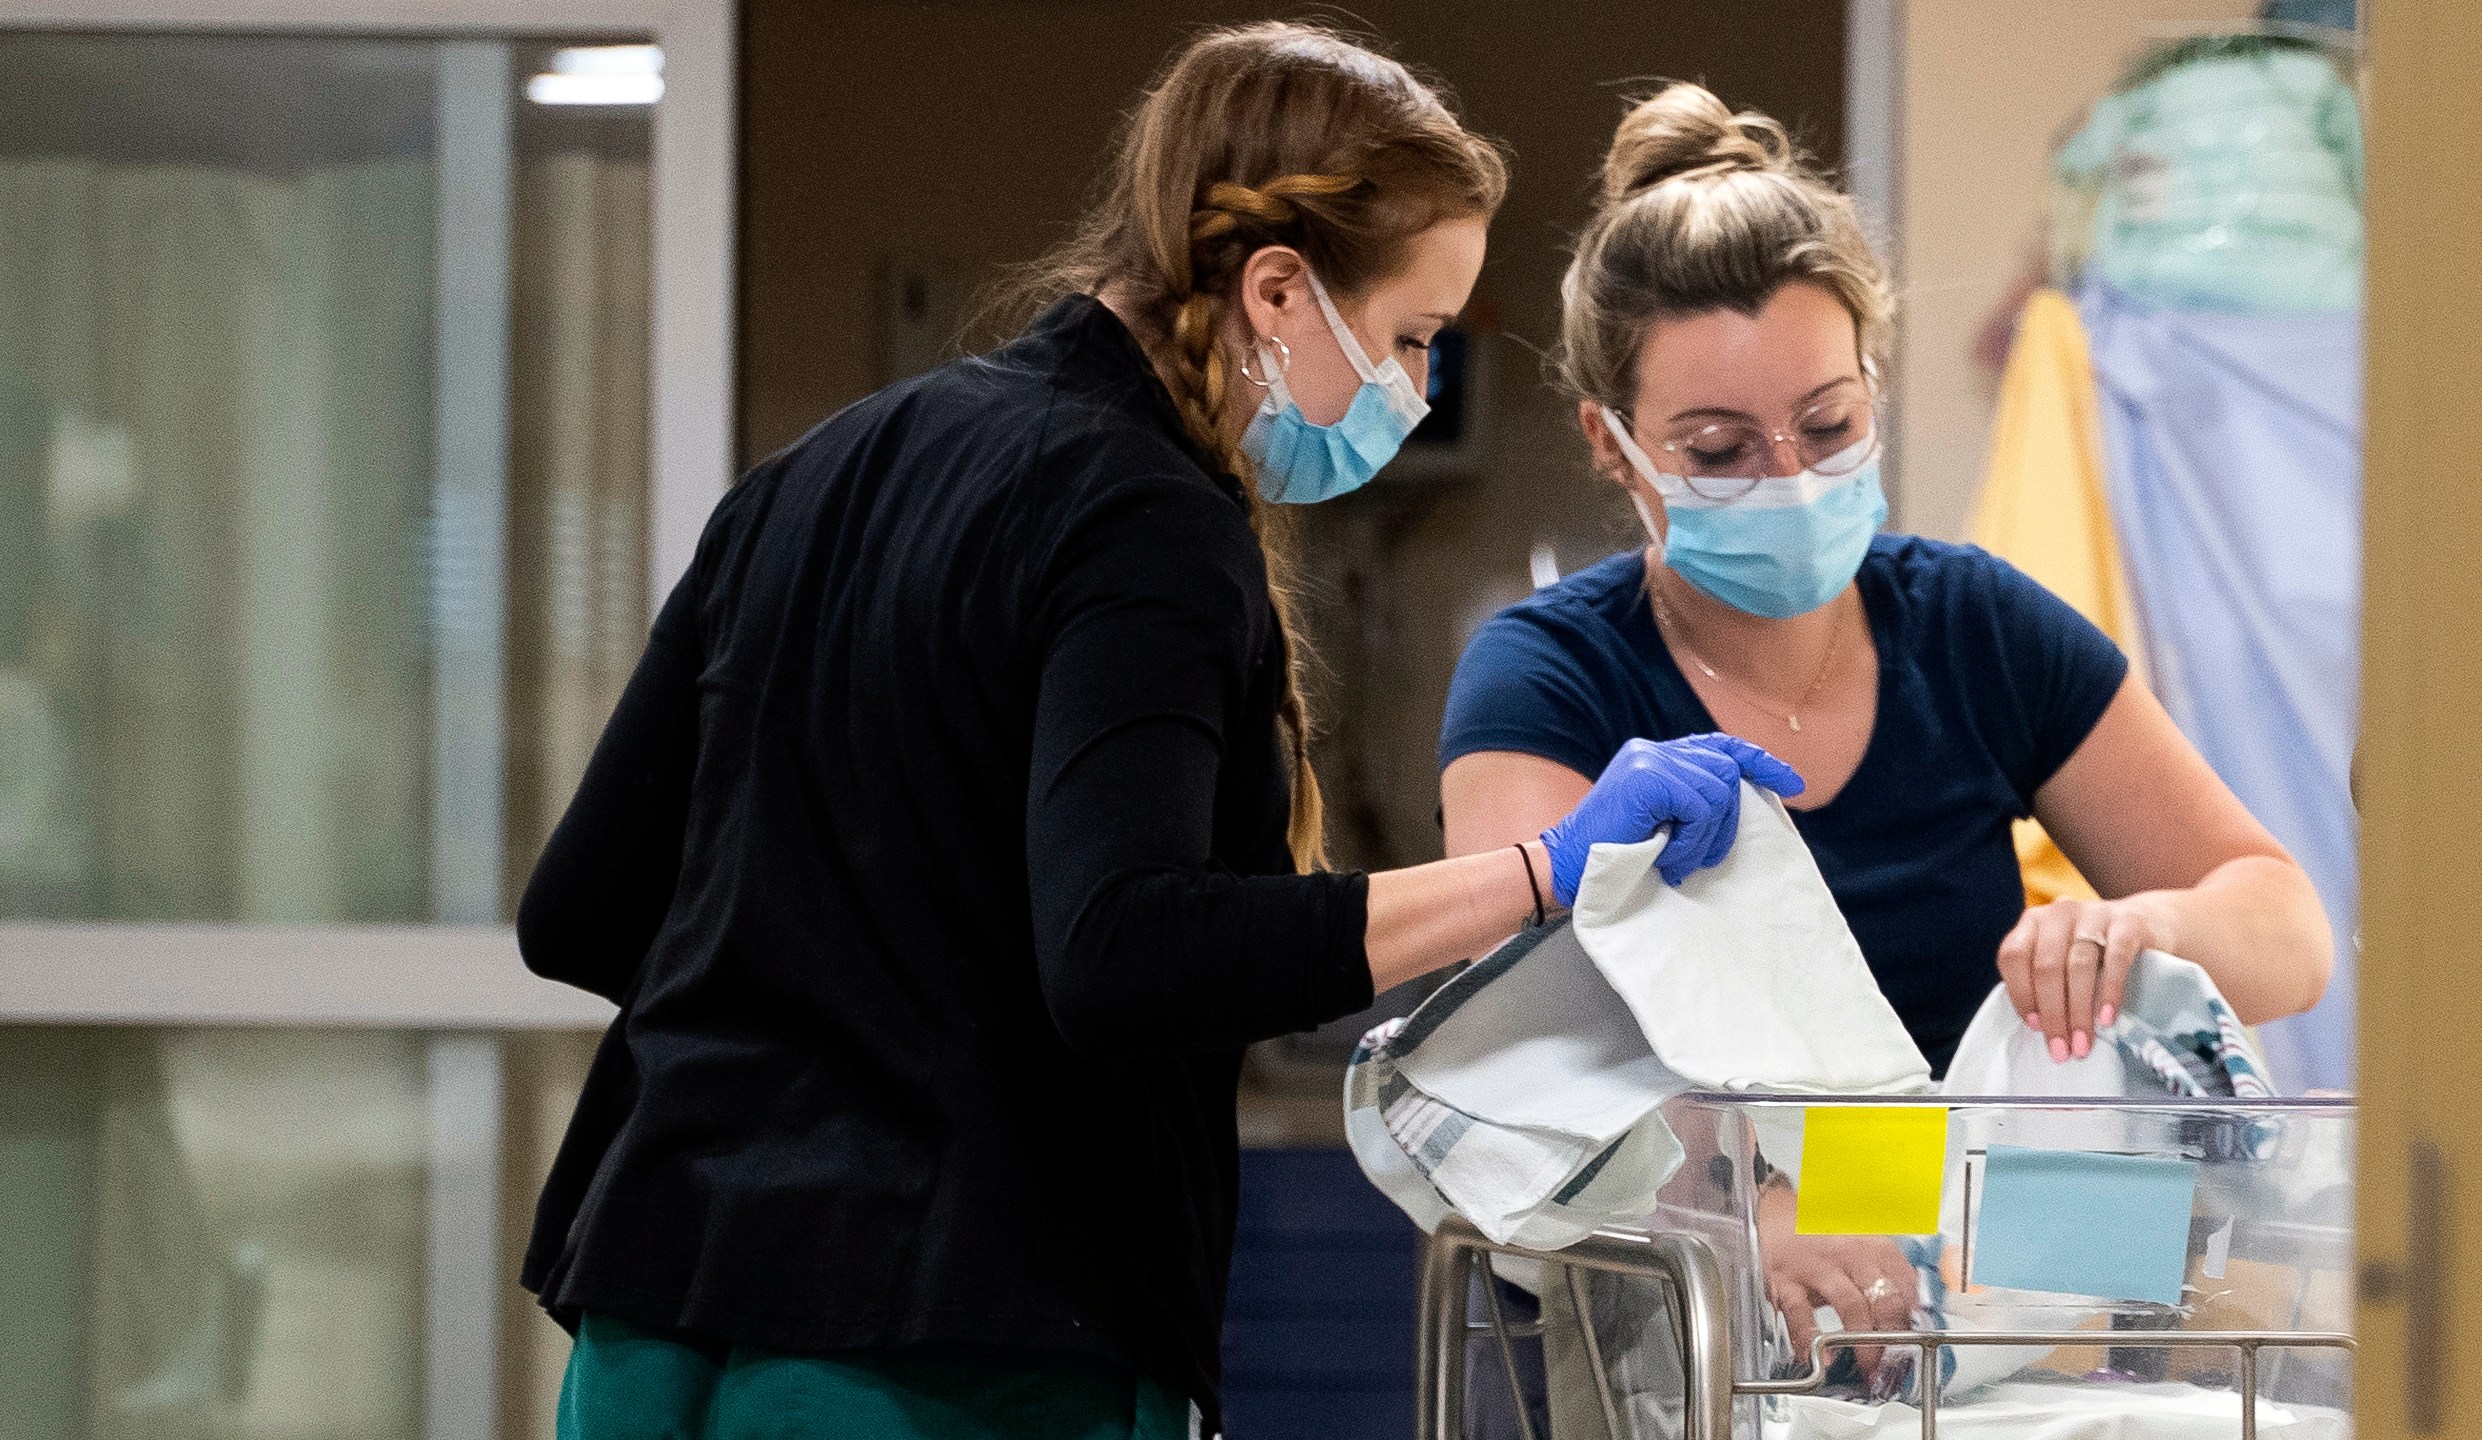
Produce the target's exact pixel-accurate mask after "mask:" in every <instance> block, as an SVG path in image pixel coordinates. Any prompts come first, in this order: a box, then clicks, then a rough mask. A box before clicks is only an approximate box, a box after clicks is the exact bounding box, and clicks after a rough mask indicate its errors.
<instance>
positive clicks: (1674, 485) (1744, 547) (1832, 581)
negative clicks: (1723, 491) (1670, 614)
mask: <svg viewBox="0 0 2482 1440" xmlns="http://www.w3.org/2000/svg"><path fill="white" fill-rule="evenodd" d="M1603 424H1604V425H1605V427H1606V428H1608V429H1609V430H1610V431H1611V432H1612V438H1614V439H1615V440H1618V441H1619V442H1620V451H1621V453H1622V454H1624V455H1626V456H1628V457H1629V464H1630V465H1631V466H1632V467H1633V468H1634V469H1636V471H1637V473H1638V474H1639V475H1640V476H1641V477H1643V478H1644V480H1645V481H1646V483H1647V484H1649V485H1651V486H1653V487H1654V489H1655V493H1656V494H1658V495H1661V496H1662V497H1663V508H1664V512H1665V514H1666V515H1667V516H1668V517H1669V519H1670V520H1671V533H1670V534H1669V535H1665V534H1664V533H1663V532H1662V531H1661V530H1660V529H1658V527H1657V526H1656V524H1655V517H1654V514H1653V512H1651V511H1650V510H1648V509H1647V507H1646V501H1645V498H1644V497H1642V496H1640V495H1639V494H1638V493H1637V492H1636V491H1634V490H1633V491H1631V492H1629V498H1630V500H1631V501H1633V502H1635V504H1636V505H1637V507H1638V518H1639V519H1641V520H1643V521H1645V522H1646V534H1647V536H1648V538H1650V539H1653V540H1654V541H1655V543H1656V546H1657V548H1659V549H1660V550H1661V551H1662V552H1663V560H1664V563H1665V564H1668V565H1670V566H1671V567H1672V568H1673V570H1675V571H1677V572H1678V573H1679V574H1680V577H1681V578H1682V579H1684V580H1686V581H1688V582H1689V583H1690V584H1692V585H1695V586H1697V587H1698V588H1699V589H1700V590H1702V591H1704V592H1706V593H1707V594H1709V595H1711V596H1713V597H1715V598H1716V599H1718V600H1721V601H1722V602H1724V603H1725V604H1726V605H1729V606H1731V607H1732V608H1733V609H1735V610H1739V611H1743V612H1745V613H1747V614H1751V615H1763V616H1765V617H1766V618H1768V619H1770V620H1788V619H1791V618H1792V617H1793V616H1795V615H1807V614H1808V613H1810V612H1811V611H1813V610H1816V609H1817V608H1818V607H1820V606H1821V605H1824V604H1826V603H1827V602H1828V601H1830V600H1833V599H1835V598H1836V596H1838V595H1840V594H1842V593H1843V592H1844V587H1845V586H1847V585H1850V584H1852V583H1853V577H1854V575H1856V574H1857V573H1859V572H1860V570H1861V562H1862V557H1863V556H1865V555H1867V554H1869V553H1870V537H1871V536H1873V535H1875V534H1877V533H1878V530H1879V527H1880V526H1881V525H1884V524H1886V523H1887V494H1886V492H1885V491H1883V490H1881V489H1880V488H1879V457H1878V454H1877V452H1876V447H1877V445H1878V439H1877V437H1876V436H1875V435H1874V436H1873V437H1871V438H1870V439H1867V440H1864V441H1862V442H1860V443H1861V444H1863V445H1868V446H1871V447H1873V449H1872V452H1871V454H1870V456H1869V458H1867V459H1865V460H1863V461H1861V462H1860V464H1858V465H1857V466H1855V467H1854V468H1853V469H1851V470H1847V471H1845V472H1844V473H1842V474H1839V475H1834V476H1826V475H1819V474H1817V473H1815V472H1812V471H1808V470H1804V471H1803V472H1801V473H1800V474H1798V475H1782V476H1770V477H1768V478H1767V479H1764V480H1761V481H1759V482H1758V483H1757V484H1756V485H1755V486H1753V487H1752V488H1751V489H1750V491H1749V493H1747V494H1745V495H1742V496H1740V497H1738V498H1736V499H1732V500H1711V499H1708V498H1707V497H1705V496H1703V495H1700V494H1698V493H1697V492H1696V491H1695V490H1692V489H1691V488H1690V487H1689V482H1688V481H1687V480H1686V479H1683V478H1682V477H1680V476H1678V475H1666V474H1663V473H1662V472H1661V471H1658V470H1657V469H1655V465H1654V462H1653V461H1652V460H1649V459H1648V458H1646V452H1645V451H1644V450H1642V449H1640V448H1639V447H1638V443H1637V437H1635V436H1633V435H1631V434H1630V433H1629V427H1628V426H1627V425H1626V424H1624V423H1622V421H1621V419H1620V417H1619V416H1618V415H1617V414H1615V413H1613V412H1612V410H1611V409H1610V408H1609V407H1606V408H1605V409H1604V411H1603ZM1821 463H1822V464H1823V463H1825V462H1821Z"/></svg>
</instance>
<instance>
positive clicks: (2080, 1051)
mask: <svg viewBox="0 0 2482 1440" xmlns="http://www.w3.org/2000/svg"><path fill="white" fill-rule="evenodd" d="M2068 1048H2069V1049H2070V1050H2072V1051H2074V1052H2076V1056H2077V1058H2078V1059H2080V1060H2083V1059H2084V1058H2086V1052H2087V1051H2089V1050H2091V1049H2093V1048H2094V1044H2093V1042H2092V1041H2090V1040H2088V1039H2086V1032H2084V1031H2083V1030H2080V1031H2078V1032H2077V1036H2076V1038H2075V1039H2074V1040H2071V1041H2070V1042H2069V1046H2068Z"/></svg>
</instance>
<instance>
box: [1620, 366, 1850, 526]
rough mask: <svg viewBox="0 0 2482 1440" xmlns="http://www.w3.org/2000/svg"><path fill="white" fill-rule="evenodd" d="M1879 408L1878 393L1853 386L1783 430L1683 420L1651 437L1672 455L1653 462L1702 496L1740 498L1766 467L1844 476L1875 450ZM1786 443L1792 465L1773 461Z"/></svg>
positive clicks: (1793, 472)
mask: <svg viewBox="0 0 2482 1440" xmlns="http://www.w3.org/2000/svg"><path fill="white" fill-rule="evenodd" d="M1877 412H1878V407H1877V404H1876V398H1875V397H1874V396H1873V395H1872V394H1871V393H1870V392H1869V391H1867V390H1865V389H1863V388H1861V387H1860V386H1859V385H1855V386H1853V387H1852V388H1851V389H1849V390H1838V391H1835V392H1832V393H1830V394H1829V395H1828V396H1827V397H1826V398H1824V399H1821V400H1819V401H1817V402H1815V403H1813V404H1812V405H1811V406H1810V407H1809V408H1808V409H1806V410H1803V411H1802V412H1801V413H1800V415H1798V416H1796V417H1795V418H1794V420H1793V424H1792V429H1790V430H1789V431H1779V430H1767V429H1763V428H1761V427H1759V426H1757V425H1754V424H1752V423H1750V422H1749V421H1746V420H1723V421H1710V422H1708V423H1705V424H1695V423H1691V424H1684V425H1681V426H1679V427H1678V428H1676V429H1674V430H1673V431H1672V432H1671V433H1670V434H1669V435H1667V436H1666V437H1665V438H1664V439H1662V440H1660V441H1658V442H1656V445H1655V448H1656V449H1658V450H1660V451H1662V452H1663V453H1664V454H1666V455H1668V456H1670V457H1671V463H1670V464H1669V465H1664V466H1660V467H1659V468H1661V469H1664V470H1667V471H1670V472H1671V473H1674V474H1677V475H1678V476H1679V477H1680V478H1681V479H1682V480H1683V481H1685V482H1687V484H1688V486H1689V488H1690V490H1691V491H1692V492H1694V493H1696V494H1697V495H1698V496H1699V497H1701V498H1702V499H1707V500H1718V501H1723V500H1738V499H1740V498H1741V497H1742V496H1744V495H1747V494H1748V493H1749V492H1750V491H1751V490H1753V489H1756V488H1757V486H1758V482H1759V481H1760V480H1763V479H1765V478H1767V477H1768V476H1769V475H1770V474H1782V475H1796V474H1799V473H1801V472H1802V471H1805V470H1806V471H1808V472H1810V473H1811V474H1813V475H1819V476H1823V477H1826V478H1829V479H1833V478H1835V477H1836V476H1839V475H1850V474H1852V473H1853V472H1854V471H1856V470H1859V469H1860V468H1861V467H1862V466H1863V464H1865V463H1866V462H1867V461H1868V460H1869V459H1870V457H1871V456H1873V455H1875V454H1877V453H1878V448H1879V444H1878V439H1879V426H1878V413H1877ZM1787 447H1789V448H1790V449H1791V451H1792V453H1793V456H1794V458H1795V459H1796V460H1798V461H1799V463H1798V464H1797V465H1794V466H1793V467H1792V468H1790V469H1785V468H1782V466H1781V465H1780V464H1779V463H1778V462H1777V460H1776V456H1777V454H1778V452H1779V451H1781V450H1783V449H1785V448H1787Z"/></svg>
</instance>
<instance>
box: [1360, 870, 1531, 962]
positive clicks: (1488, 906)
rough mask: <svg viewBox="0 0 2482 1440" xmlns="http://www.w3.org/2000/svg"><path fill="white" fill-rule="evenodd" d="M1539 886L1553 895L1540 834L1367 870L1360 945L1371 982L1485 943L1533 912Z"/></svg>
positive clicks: (1469, 954) (1479, 950)
mask: <svg viewBox="0 0 2482 1440" xmlns="http://www.w3.org/2000/svg"><path fill="white" fill-rule="evenodd" d="M1520 849H1522V850H1523V851H1524V852H1525V854H1524V856H1523V858H1520V857H1519V855H1518V851H1519V850H1520ZM1529 864H1530V865H1531V866H1532V867H1533V871H1534V874H1533V883H1532V884H1528V883H1527V877H1526V867H1527V866H1528V865H1529ZM1538 887H1539V888H1538ZM1538 893H1539V895H1540V897H1541V902H1542V903H1543V904H1544V905H1546V906H1548V905H1550V904H1551V903H1552V901H1551V861H1550V858H1549V857H1548V856H1546V855H1545V854H1544V853H1543V842H1542V841H1540V840H1529V841H1527V842H1526V843H1525V844H1524V845H1523V846H1522V847H1519V846H1514V845H1511V846H1505V847H1503V848H1501V849H1497V850H1486V851H1484V852H1482V853H1481V854H1479V855H1463V856H1459V857H1457V858H1456V859H1453V860H1435V861H1433V862H1431V863H1430V864H1428V865H1414V866H1409V867H1407V868H1405V869H1402V870H1385V871H1381V872H1380V873H1378V874H1376V875H1373V876H1371V877H1370V900H1369V905H1370V921H1369V929H1368V930H1367V931H1366V932H1364V933H1365V935H1366V937H1367V938H1366V940H1365V942H1364V945H1365V948H1366V949H1367V950H1368V951H1369V952H1370V982H1371V986H1372V988H1373V989H1376V990H1388V989H1392V988H1394V987H1395V986H1398V985H1402V984H1403V983H1405V982H1406V981H1408V980H1412V979H1416V978H1418V977H1420V976H1423V975H1427V974H1429V973H1430V972H1431V971H1433V970H1436V969H1438V968H1440V967H1441V966H1443V965H1453V964H1455V963H1456V962H1457V961H1459V960H1470V959H1473V958H1474V957H1475V956H1477V955H1481V954H1483V953H1485V952H1487V951H1489V950H1490V949H1491V948H1492V947H1494V946H1496V945H1498V944H1499V943H1500V942H1501V941H1502V940H1505V939H1507V938H1508V937H1509V936H1511V935H1513V934H1515V933H1516V932H1517V931H1518V930H1520V929H1522V928H1523V927H1524V926H1525V924H1526V923H1527V922H1528V921H1530V920H1532V919H1533V918H1534V907H1535V904H1536V897H1537V894H1538Z"/></svg>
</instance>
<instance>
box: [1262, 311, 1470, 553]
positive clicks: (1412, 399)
mask: <svg viewBox="0 0 2482 1440" xmlns="http://www.w3.org/2000/svg"><path fill="white" fill-rule="evenodd" d="M1302 273H1303V274H1305V275H1308V276H1309V280H1310V293H1311V294H1312V295H1315V296H1317V297H1318V302H1319V312H1320V313H1321V314H1323V315H1325V316H1326V317H1327V331H1328V333H1329V334H1331V335H1333V336H1335V337H1336V344H1337V346H1338V348H1340V349H1342V350H1343V351H1344V358H1345V359H1346V360H1348V361H1350V362H1351V363H1352V366H1353V373H1354V374H1356V375H1359V376H1361V377H1362V388H1361V389H1359V390H1357V391H1355V392H1354V394H1353V404H1352V406H1351V407H1350V408H1348V409H1347V410H1346V411H1345V412H1344V418H1343V419H1341V420H1338V421H1337V422H1336V423H1335V424H1333V425H1313V424H1311V423H1310V419H1309V417H1308V416H1306V415H1304V414H1302V413H1301V406H1300V405H1299V404H1297V403H1295V401H1294V400H1293V392H1292V391H1291V390H1289V389H1287V388H1286V387H1285V384H1284V370H1285V366H1284V364H1283V363H1280V362H1279V360H1278V358H1277V357H1276V356H1274V355H1270V354H1269V353H1268V347H1267V346H1265V345H1263V344H1262V345H1260V346H1259V347H1258V365H1259V371H1258V375H1257V376H1256V377H1254V378H1256V379H1257V380H1258V381H1259V383H1261V384H1263V385H1265V386H1266V387H1267V398H1266V399H1265V400H1263V401H1261V402H1259V406H1258V413H1257V414H1255V415H1253V416H1251V417H1250V428H1249V429H1247V430H1245V431H1243V432H1242V434H1241V453H1242V454H1244V455H1247V456H1249V457H1250V463H1251V464H1252V465H1253V466H1255V467H1257V470H1258V493H1259V494H1261V495H1263V496H1265V497H1266V498H1268V499H1269V500H1272V501H1275V502H1276V503H1277V504H1280V505H1315V504H1317V503H1318V502H1319V501H1321V500H1333V499H1335V498H1336V497H1337V496H1339V495H1346V494H1350V493H1352V492H1353V491H1355V490H1359V489H1361V488H1362V487H1363V486H1364V485H1367V484H1369V483H1370V477H1372V476H1373V475H1376V474H1378V473H1379V467H1380V466H1382V465H1385V464H1386V463H1388V462H1389V461H1390V460H1393V459H1395V458H1396V451H1397V448H1398V447H1399V446H1402V445H1403V444H1404V443H1405V437H1406V436H1408V435H1410V434H1412V433H1413V427H1414V426H1416V425H1419V424H1421V423H1422V417H1423V416H1425V415H1428V414H1429V413H1431V407H1430V402H1428V401H1426V400H1424V399H1423V398H1422V392H1421V391H1419V390H1416V389H1415V388H1414V385H1413V377H1412V376H1410V375H1407V374H1406V373H1405V367H1404V366H1402V365H1400V364H1398V363H1397V360H1396V357H1395V356H1393V355H1390V356H1389V357H1388V358H1387V361H1386V363H1385V364H1381V365H1372V364H1371V363H1370V356H1369V355H1368V354H1367V353H1366V352H1364V351H1363V349H1362V342H1361V341H1360V340H1358V339H1356V338H1354V334H1353V330H1352V327H1350V326H1348V325H1346V324H1345V323H1344V317H1343V316H1341V315H1338V314H1337V313H1336V305H1335V302H1334V301H1332V300H1329V299H1328V298H1327V287H1326V286H1324V285H1321V284H1320V283H1319V277H1318V276H1317V275H1315V274H1311V273H1310V272H1309V271H1306V270H1305V271H1303V272H1302Z"/></svg>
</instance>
